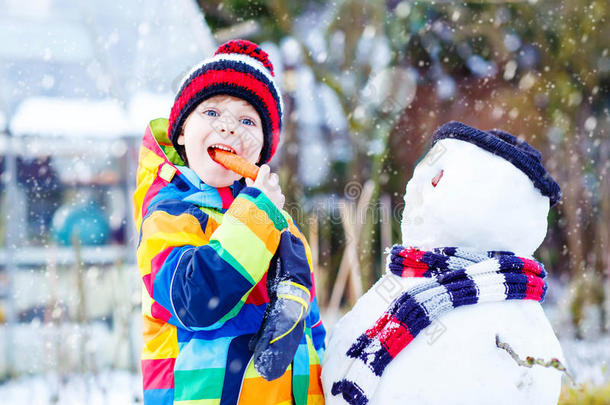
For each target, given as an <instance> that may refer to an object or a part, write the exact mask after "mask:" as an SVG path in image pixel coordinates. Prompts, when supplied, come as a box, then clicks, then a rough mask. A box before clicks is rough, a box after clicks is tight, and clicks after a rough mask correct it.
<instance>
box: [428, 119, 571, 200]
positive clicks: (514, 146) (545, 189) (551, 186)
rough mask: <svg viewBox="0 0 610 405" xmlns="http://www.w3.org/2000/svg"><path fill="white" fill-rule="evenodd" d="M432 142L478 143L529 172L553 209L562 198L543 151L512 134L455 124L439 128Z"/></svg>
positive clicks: (450, 123) (527, 173) (479, 145)
mask: <svg viewBox="0 0 610 405" xmlns="http://www.w3.org/2000/svg"><path fill="white" fill-rule="evenodd" d="M432 139H433V142H432V144H435V143H436V142H437V141H439V140H441V139H458V140H460V141H465V142H470V143H472V144H475V145H477V146H478V147H480V148H482V149H485V150H486V151H488V152H491V153H493V154H494V155H496V156H500V157H501V158H504V159H506V160H508V161H509V162H511V163H512V164H513V165H514V166H515V167H517V168H518V169H519V170H521V171H522V172H523V173H525V175H526V176H527V177H529V179H530V180H531V181H532V183H534V186H535V187H536V188H537V189H538V190H540V192H541V193H542V195H544V196H547V197H549V199H550V200H551V201H550V203H551V206H553V205H555V204H557V203H558V202H559V200H560V199H561V189H560V188H559V185H558V184H557V182H555V180H554V179H553V178H552V177H551V175H550V174H549V173H548V172H547V171H546V169H545V168H544V166H543V165H542V161H541V157H542V155H541V154H540V152H539V151H538V150H536V149H535V148H534V147H533V146H531V145H530V144H528V143H527V142H525V141H524V140H522V139H519V138H517V137H516V136H514V135H511V134H509V133H508V132H504V131H500V130H497V129H492V130H490V131H487V132H485V131H481V130H479V129H476V128H473V127H470V126H468V125H466V124H462V123H461V122H457V121H451V122H448V123H447V124H445V125H443V126H441V127H440V128H438V129H437V130H436V131H435V132H434V135H433V136H432Z"/></svg>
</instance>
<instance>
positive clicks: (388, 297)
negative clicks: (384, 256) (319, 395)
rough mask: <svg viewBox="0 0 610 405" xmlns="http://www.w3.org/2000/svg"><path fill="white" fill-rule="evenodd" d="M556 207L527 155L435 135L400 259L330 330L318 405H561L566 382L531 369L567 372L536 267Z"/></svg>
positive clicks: (487, 137)
mask: <svg viewBox="0 0 610 405" xmlns="http://www.w3.org/2000/svg"><path fill="white" fill-rule="evenodd" d="M560 197H561V192H560V189H559V186H558V185H557V184H556V183H555V181H554V180H553V179H552V178H551V177H550V176H549V175H548V173H547V172H546V170H545V169H544V167H543V166H542V164H541V161H540V153H539V152H538V151H537V150H536V149H534V148H533V147H531V146H530V145H528V144H527V143H526V142H524V141H522V140H519V139H518V138H516V137H514V136H512V135H510V134H508V133H506V132H503V131H498V130H492V131H489V132H485V131H480V130H478V129H475V128H472V127H469V126H467V125H464V124H462V123H459V122H450V123H448V124H445V125H443V126H442V127H440V128H439V129H438V130H437V131H436V132H435V134H434V136H433V146H432V148H431V149H430V150H429V151H428V153H427V154H426V155H425V157H424V158H423V159H422V160H421V161H420V163H419V164H418V165H417V166H416V168H415V171H414V173H413V177H412V179H411V180H410V181H409V182H408V184H407V187H406V193H405V196H404V199H405V209H404V212H403V218H402V223H401V231H402V238H403V239H402V246H394V247H393V248H392V249H391V251H390V254H389V256H388V260H387V268H386V274H385V275H384V276H383V277H382V278H381V279H380V280H379V281H378V282H377V283H376V284H375V285H374V286H373V287H372V288H371V289H370V290H369V291H368V292H367V293H366V294H364V296H362V297H361V298H360V299H359V300H358V302H357V303H356V305H355V306H354V308H353V309H352V310H351V311H350V312H349V313H347V314H346V315H345V316H344V317H343V318H342V319H341V320H340V321H339V322H338V323H337V324H336V325H335V326H334V329H333V333H332V336H331V337H330V341H329V344H328V346H327V350H326V357H325V359H324V364H323V370H322V382H323V386H324V392H325V398H326V403H327V404H329V405H334V404H346V403H349V404H352V405H354V404H359V405H365V404H368V403H370V404H371V405H378V404H383V405H392V404H418V405H422V404H452V405H454V404H469V405H471V404H511V405H512V404H537V405H540V404H556V403H557V400H558V397H559V392H560V386H561V376H562V373H561V372H560V371H559V370H558V369H557V368H554V367H544V366H542V365H540V364H531V362H532V361H531V360H532V359H537V360H538V361H539V362H542V363H545V364H546V365H547V366H548V365H549V364H550V363H551V362H554V363H555V365H557V364H558V363H557V360H558V361H559V362H560V363H559V364H565V360H564V358H563V353H562V350H561V347H560V345H559V342H558V340H557V337H556V336H555V333H554V332H553V329H552V327H551V325H550V323H549V321H548V320H547V318H546V317H545V315H544V312H543V310H542V307H541V305H540V302H541V301H542V300H543V297H544V294H545V292H546V283H545V282H544V275H545V270H544V268H543V267H542V265H541V264H539V263H537V262H536V261H535V260H534V259H533V257H532V255H533V253H534V251H535V250H536V249H537V248H538V247H539V246H540V244H541V243H542V241H543V239H544V237H545V235H546V231H547V214H548V211H549V207H550V206H552V205H554V204H555V203H557V202H558V200H559V199H560ZM528 360H529V363H528Z"/></svg>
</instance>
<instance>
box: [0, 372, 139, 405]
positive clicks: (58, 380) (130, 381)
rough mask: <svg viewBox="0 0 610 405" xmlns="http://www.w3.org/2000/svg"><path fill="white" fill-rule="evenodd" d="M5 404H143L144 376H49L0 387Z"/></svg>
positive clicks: (16, 381) (28, 378) (109, 374)
mask: <svg viewBox="0 0 610 405" xmlns="http://www.w3.org/2000/svg"><path fill="white" fill-rule="evenodd" d="M0 398H2V404H3V405H22V404H36V405H47V404H49V405H51V404H61V405H72V404H74V405H81V404H87V405H102V404H104V405H105V404H122V405H123V404H124V405H129V404H141V403H142V378H141V376H139V375H137V374H133V373H129V372H127V371H123V370H103V371H101V372H100V373H97V374H93V373H87V374H69V375H58V374H57V373H46V374H41V375H35V376H23V377H20V378H17V379H15V380H11V382H10V383H8V384H3V385H0Z"/></svg>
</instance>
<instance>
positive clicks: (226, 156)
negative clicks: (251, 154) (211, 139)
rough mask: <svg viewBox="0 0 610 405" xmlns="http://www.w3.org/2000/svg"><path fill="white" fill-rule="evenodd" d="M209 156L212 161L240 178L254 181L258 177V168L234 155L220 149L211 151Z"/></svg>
mask: <svg viewBox="0 0 610 405" xmlns="http://www.w3.org/2000/svg"><path fill="white" fill-rule="evenodd" d="M210 156H211V157H212V159H214V161H216V162H218V163H220V164H221V165H223V166H224V167H225V168H227V169H229V170H231V171H233V172H235V173H237V174H239V175H240V176H242V177H247V178H249V179H251V180H256V176H258V166H256V165H253V164H252V163H250V162H248V161H247V160H246V159H244V158H242V157H241V156H239V155H236V154H235V153H231V152H227V151H225V150H221V149H212V150H211V151H210Z"/></svg>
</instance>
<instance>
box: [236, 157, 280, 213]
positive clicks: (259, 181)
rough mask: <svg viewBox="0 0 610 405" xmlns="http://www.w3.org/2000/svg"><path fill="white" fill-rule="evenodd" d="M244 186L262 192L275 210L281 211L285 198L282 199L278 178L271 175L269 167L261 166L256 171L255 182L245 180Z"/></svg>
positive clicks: (275, 175)
mask: <svg viewBox="0 0 610 405" xmlns="http://www.w3.org/2000/svg"><path fill="white" fill-rule="evenodd" d="M246 185H247V186H248V187H256V188H258V189H259V190H260V191H262V192H263V193H264V194H265V195H266V196H267V198H269V199H270V200H271V202H272V203H273V204H274V205H275V206H276V207H277V209H279V210H281V209H282V208H284V203H285V202H286V197H284V194H282V189H281V188H280V178H279V177H278V175H277V174H275V173H271V169H270V168H269V166H267V165H262V166H261V167H260V168H259V169H258V176H257V177H256V180H255V181H252V180H250V179H248V178H246Z"/></svg>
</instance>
